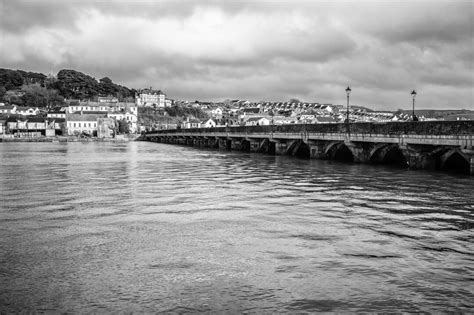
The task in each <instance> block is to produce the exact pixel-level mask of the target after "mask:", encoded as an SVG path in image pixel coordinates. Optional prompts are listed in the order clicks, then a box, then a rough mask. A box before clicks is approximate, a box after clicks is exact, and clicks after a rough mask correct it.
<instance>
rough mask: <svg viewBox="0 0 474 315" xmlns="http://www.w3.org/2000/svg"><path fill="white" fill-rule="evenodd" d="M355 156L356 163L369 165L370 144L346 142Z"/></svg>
mask: <svg viewBox="0 0 474 315" xmlns="http://www.w3.org/2000/svg"><path fill="white" fill-rule="evenodd" d="M344 144H345V145H346V146H347V147H348V148H349V150H350V151H351V152H352V155H353V156H354V163H367V162H369V161H370V147H371V146H372V144H370V143H360V142H352V141H344Z"/></svg>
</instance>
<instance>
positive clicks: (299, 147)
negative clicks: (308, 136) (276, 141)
mask: <svg viewBox="0 0 474 315" xmlns="http://www.w3.org/2000/svg"><path fill="white" fill-rule="evenodd" d="M292 155H294V156H296V157H300V158H304V159H309V158H310V157H311V149H310V147H309V145H308V144H307V143H305V142H304V141H303V140H299V141H298V142H297V143H296V144H295V147H294V148H293V151H292Z"/></svg>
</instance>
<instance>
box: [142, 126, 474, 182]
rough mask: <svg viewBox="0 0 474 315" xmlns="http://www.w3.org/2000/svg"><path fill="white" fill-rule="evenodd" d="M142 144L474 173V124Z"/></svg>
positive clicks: (222, 131) (197, 135) (209, 131)
mask: <svg viewBox="0 0 474 315" xmlns="http://www.w3.org/2000/svg"><path fill="white" fill-rule="evenodd" d="M141 140H145V141H154V142H161V143H171V144H185V145H193V146H199V147H210V148H220V149H226V150H242V151H247V152H262V153H269V154H289V155H295V156H300V157H306V158H320V159H335V160H343V161H350V162H356V163H383V164H398V165H400V166H405V167H410V168H413V169H432V170H434V169H439V170H456V171H459V172H463V173H466V174H471V175H474V148H473V145H474V121H432V122H389V123H351V124H344V123H342V124H312V125H282V126H276V125H274V126H242V127H216V128H194V129H175V130H158V131H151V132H147V133H145V134H143V135H142V137H141Z"/></svg>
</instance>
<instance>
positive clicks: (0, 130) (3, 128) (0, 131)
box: [0, 119, 6, 135]
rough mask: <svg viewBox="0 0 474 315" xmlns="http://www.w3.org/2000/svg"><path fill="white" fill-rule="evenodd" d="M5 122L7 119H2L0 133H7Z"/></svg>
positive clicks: (0, 120)
mask: <svg viewBox="0 0 474 315" xmlns="http://www.w3.org/2000/svg"><path fill="white" fill-rule="evenodd" d="M5 124H6V120H4V119H0V135H3V134H5Z"/></svg>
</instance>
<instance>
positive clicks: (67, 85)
mask: <svg viewBox="0 0 474 315" xmlns="http://www.w3.org/2000/svg"><path fill="white" fill-rule="evenodd" d="M53 87H54V88H55V89H57V90H58V91H59V93H60V94H61V95H62V96H64V97H65V98H76V99H93V98H96V97H98V96H115V97H117V98H118V99H119V101H125V100H130V99H131V100H133V98H134V97H135V92H136V91H135V90H134V89H129V88H127V87H125V86H121V85H118V84H115V83H113V82H112V80H111V79H110V78H108V77H104V78H102V79H100V80H99V81H97V80H96V79H95V78H93V77H91V76H89V75H87V74H84V73H82V72H79V71H76V70H66V69H63V70H60V71H59V72H58V75H57V80H56V81H55V82H54V84H53Z"/></svg>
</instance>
